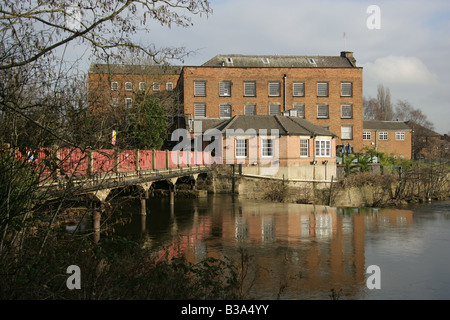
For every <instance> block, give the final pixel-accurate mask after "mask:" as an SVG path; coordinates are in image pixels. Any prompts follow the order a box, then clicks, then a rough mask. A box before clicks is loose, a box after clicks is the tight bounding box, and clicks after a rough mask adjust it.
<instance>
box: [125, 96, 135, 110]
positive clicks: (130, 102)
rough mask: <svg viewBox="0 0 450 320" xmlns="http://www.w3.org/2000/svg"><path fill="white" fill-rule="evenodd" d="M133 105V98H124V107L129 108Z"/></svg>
mask: <svg viewBox="0 0 450 320" xmlns="http://www.w3.org/2000/svg"><path fill="white" fill-rule="evenodd" d="M131 107H133V99H131V98H125V108H127V109H131Z"/></svg>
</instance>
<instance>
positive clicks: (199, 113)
mask: <svg viewBox="0 0 450 320" xmlns="http://www.w3.org/2000/svg"><path fill="white" fill-rule="evenodd" d="M194 117H196V118H204V117H206V104H204V103H196V104H194Z"/></svg>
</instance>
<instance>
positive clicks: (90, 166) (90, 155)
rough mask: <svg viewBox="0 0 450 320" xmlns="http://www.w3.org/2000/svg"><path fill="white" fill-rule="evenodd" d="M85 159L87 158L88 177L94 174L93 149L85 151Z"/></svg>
mask: <svg viewBox="0 0 450 320" xmlns="http://www.w3.org/2000/svg"><path fill="white" fill-rule="evenodd" d="M87 159H88V167H87V175H88V177H93V176H94V151H92V150H88V151H87Z"/></svg>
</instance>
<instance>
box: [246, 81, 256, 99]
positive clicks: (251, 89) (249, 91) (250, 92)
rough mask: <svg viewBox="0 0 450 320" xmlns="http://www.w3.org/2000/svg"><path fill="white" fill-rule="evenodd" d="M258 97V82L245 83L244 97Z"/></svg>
mask: <svg viewBox="0 0 450 320" xmlns="http://www.w3.org/2000/svg"><path fill="white" fill-rule="evenodd" d="M255 96H256V82H255V81H245V82H244V97H255Z"/></svg>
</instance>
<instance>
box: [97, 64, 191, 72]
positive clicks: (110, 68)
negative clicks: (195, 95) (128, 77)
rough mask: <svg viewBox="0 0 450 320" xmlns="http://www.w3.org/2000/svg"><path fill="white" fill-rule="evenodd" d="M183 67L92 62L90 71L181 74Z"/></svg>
mask: <svg viewBox="0 0 450 320" xmlns="http://www.w3.org/2000/svg"><path fill="white" fill-rule="evenodd" d="M182 69H183V67H180V66H165V65H162V66H159V65H135V64H98V63H92V64H91V67H90V69H89V73H100V74H108V73H111V74H155V75H179V74H181V70H182Z"/></svg>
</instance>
